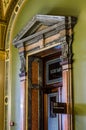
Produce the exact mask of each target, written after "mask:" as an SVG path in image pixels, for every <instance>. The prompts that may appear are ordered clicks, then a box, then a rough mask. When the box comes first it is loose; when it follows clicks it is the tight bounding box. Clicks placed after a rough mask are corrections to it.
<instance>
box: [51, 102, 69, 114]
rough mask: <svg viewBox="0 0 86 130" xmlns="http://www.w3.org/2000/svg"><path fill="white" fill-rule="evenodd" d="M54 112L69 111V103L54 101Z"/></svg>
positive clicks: (64, 112)
mask: <svg viewBox="0 0 86 130" xmlns="http://www.w3.org/2000/svg"><path fill="white" fill-rule="evenodd" d="M53 113H63V114H66V113H67V104H66V103H59V102H54V103H53Z"/></svg>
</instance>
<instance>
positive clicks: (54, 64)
mask: <svg viewBox="0 0 86 130" xmlns="http://www.w3.org/2000/svg"><path fill="white" fill-rule="evenodd" d="M61 81H62V66H61V65H60V58H56V59H53V60H50V61H48V62H46V84H53V83H57V82H61Z"/></svg>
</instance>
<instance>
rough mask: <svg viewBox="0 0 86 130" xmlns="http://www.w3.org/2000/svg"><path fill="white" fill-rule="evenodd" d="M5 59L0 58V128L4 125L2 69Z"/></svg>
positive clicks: (1, 129) (0, 129)
mask: <svg viewBox="0 0 86 130" xmlns="http://www.w3.org/2000/svg"><path fill="white" fill-rule="evenodd" d="M4 69H5V61H4V60H2V59H0V130H3V125H4V71H5V70H4Z"/></svg>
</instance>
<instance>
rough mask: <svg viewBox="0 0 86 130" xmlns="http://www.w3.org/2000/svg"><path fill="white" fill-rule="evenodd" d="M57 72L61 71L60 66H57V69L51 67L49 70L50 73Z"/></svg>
mask: <svg viewBox="0 0 86 130" xmlns="http://www.w3.org/2000/svg"><path fill="white" fill-rule="evenodd" d="M58 72H61V68H57V69H52V70H50V73H51V74H54V73H58Z"/></svg>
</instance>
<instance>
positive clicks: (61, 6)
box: [13, 0, 86, 130]
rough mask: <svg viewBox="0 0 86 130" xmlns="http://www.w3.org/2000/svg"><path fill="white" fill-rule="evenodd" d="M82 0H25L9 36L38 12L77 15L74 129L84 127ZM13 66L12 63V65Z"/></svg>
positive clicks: (85, 20) (85, 17) (85, 26)
mask: <svg viewBox="0 0 86 130" xmlns="http://www.w3.org/2000/svg"><path fill="white" fill-rule="evenodd" d="M85 6H86V0H82V1H81V0H71V1H70V0H47V2H46V0H43V1H40V0H31V1H29V0H26V2H25V4H24V5H23V6H22V9H20V12H19V14H18V15H17V19H16V21H15V26H14V29H13V38H14V36H16V34H17V33H18V32H19V31H20V30H21V29H22V28H23V27H24V25H25V24H26V23H27V22H28V20H30V18H31V17H32V16H33V15H35V14H38V13H41V14H42V13H43V14H53V15H73V16H77V17H78V22H77V25H76V27H75V29H74V41H73V54H74V56H73V59H74V62H73V90H74V112H75V130H86V7H85ZM15 28H16V29H15ZM14 69H15V67H14Z"/></svg>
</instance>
